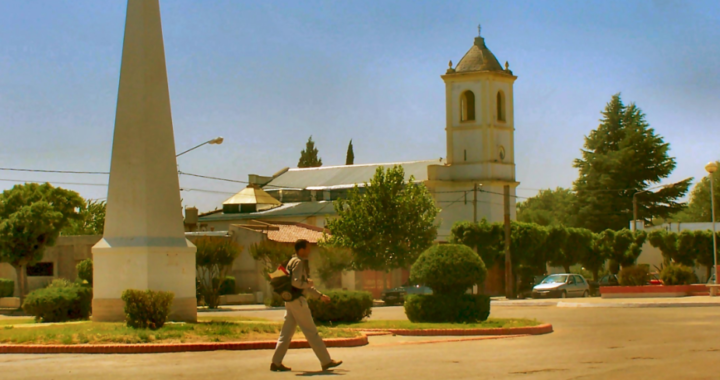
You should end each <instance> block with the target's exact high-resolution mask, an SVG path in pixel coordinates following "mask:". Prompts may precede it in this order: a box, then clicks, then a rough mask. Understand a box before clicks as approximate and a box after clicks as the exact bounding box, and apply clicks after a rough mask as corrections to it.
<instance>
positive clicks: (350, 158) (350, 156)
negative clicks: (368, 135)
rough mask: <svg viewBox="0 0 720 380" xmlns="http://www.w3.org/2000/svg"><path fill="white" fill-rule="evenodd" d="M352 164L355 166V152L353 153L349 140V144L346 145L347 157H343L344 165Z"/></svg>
mask: <svg viewBox="0 0 720 380" xmlns="http://www.w3.org/2000/svg"><path fill="white" fill-rule="evenodd" d="M353 164H355V152H353V145H352V139H350V144H349V145H348V151H347V155H346V156H345V165H353Z"/></svg>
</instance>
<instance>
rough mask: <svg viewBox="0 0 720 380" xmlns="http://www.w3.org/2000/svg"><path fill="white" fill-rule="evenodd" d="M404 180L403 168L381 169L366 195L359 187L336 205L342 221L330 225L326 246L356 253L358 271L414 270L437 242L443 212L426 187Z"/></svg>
mask: <svg viewBox="0 0 720 380" xmlns="http://www.w3.org/2000/svg"><path fill="white" fill-rule="evenodd" d="M404 178H405V172H404V170H403V168H402V167H401V166H395V167H393V168H388V169H387V171H385V169H383V168H382V167H379V168H377V170H376V171H375V176H374V177H373V178H372V179H371V180H370V183H365V192H364V193H363V194H361V193H360V189H359V187H358V186H355V188H353V189H351V190H350V191H349V192H348V198H347V199H339V200H337V201H335V203H334V206H335V212H336V213H337V216H338V217H337V218H336V219H333V220H331V221H329V222H328V224H327V226H326V228H327V229H328V230H329V231H330V234H331V235H330V236H326V237H325V239H324V240H323V242H322V245H324V246H332V247H344V248H349V249H351V250H352V251H353V262H352V267H353V269H356V270H377V271H385V272H387V271H389V270H391V269H394V268H408V267H410V265H411V264H412V263H414V262H415V260H416V259H417V258H418V256H419V255H420V254H421V253H422V252H423V251H425V250H426V249H427V248H429V247H430V246H431V245H432V243H433V242H434V241H435V237H436V236H437V225H436V224H435V217H436V216H437V213H438V211H439V210H438V208H437V207H436V206H435V202H434V200H433V198H432V196H431V195H430V192H429V191H428V189H427V188H426V187H425V186H424V185H423V184H416V183H415V182H414V178H413V177H410V180H409V181H408V183H405V179H404Z"/></svg>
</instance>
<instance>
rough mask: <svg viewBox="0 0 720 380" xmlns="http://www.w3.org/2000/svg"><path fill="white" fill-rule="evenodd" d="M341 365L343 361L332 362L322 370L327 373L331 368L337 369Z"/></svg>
mask: <svg viewBox="0 0 720 380" xmlns="http://www.w3.org/2000/svg"><path fill="white" fill-rule="evenodd" d="M340 364H342V360H331V361H330V363H328V364H325V365H324V366H322V369H323V371H327V370H329V369H330V368H335V367H337V366H339V365H340Z"/></svg>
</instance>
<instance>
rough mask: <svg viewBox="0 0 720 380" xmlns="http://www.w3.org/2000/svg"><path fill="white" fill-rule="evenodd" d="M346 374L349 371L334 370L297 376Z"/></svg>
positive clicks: (304, 373)
mask: <svg viewBox="0 0 720 380" xmlns="http://www.w3.org/2000/svg"><path fill="white" fill-rule="evenodd" d="M344 372H348V371H344V370H340V371H337V372H336V371H333V370H328V371H315V372H303V373H298V374H297V375H295V376H345V373H344Z"/></svg>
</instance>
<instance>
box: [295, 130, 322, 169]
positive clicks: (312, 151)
mask: <svg viewBox="0 0 720 380" xmlns="http://www.w3.org/2000/svg"><path fill="white" fill-rule="evenodd" d="M320 166H322V159H321V158H319V157H318V150H317V148H315V142H314V141H313V139H312V136H310V138H308V141H307V143H306V144H305V150H303V151H302V152H300V161H298V167H299V168H317V167H320Z"/></svg>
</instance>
